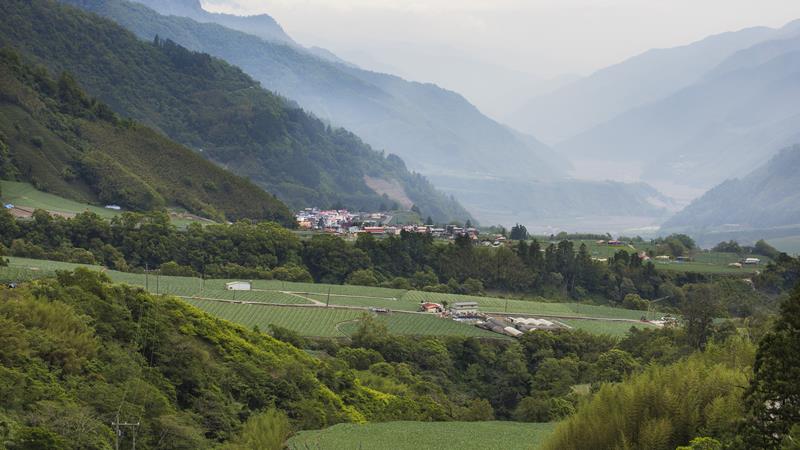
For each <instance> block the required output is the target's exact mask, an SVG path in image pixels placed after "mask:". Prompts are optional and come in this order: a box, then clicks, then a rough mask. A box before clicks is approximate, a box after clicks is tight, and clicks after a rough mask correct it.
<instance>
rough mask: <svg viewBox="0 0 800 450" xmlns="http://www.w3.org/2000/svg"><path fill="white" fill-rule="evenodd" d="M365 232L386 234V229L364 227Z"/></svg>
mask: <svg viewBox="0 0 800 450" xmlns="http://www.w3.org/2000/svg"><path fill="white" fill-rule="evenodd" d="M364 232H365V233H369V234H384V233H385V232H386V229H385V228H384V227H364Z"/></svg>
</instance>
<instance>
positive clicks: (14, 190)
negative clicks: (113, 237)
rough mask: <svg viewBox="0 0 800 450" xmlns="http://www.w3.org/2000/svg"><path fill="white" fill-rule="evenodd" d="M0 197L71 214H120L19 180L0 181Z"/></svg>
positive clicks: (112, 215) (6, 200)
mask: <svg viewBox="0 0 800 450" xmlns="http://www.w3.org/2000/svg"><path fill="white" fill-rule="evenodd" d="M0 199H2V203H4V204H5V203H11V204H13V205H14V206H22V207H28V208H34V209H46V210H48V211H56V212H63V213H69V214H79V213H82V212H85V211H90V212H93V213H95V214H97V215H98V216H100V217H105V218H111V217H114V216H116V215H117V214H119V213H118V212H116V211H114V210H111V209H106V208H101V207H99V206H93V205H89V204H87V203H81V202H77V201H74V200H70V199H67V198H64V197H60V196H58V195H54V194H49V193H47V192H42V191H40V190H38V189H36V188H35V187H33V186H31V184H30V183H22V182H17V181H0Z"/></svg>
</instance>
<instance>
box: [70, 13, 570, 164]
mask: <svg viewBox="0 0 800 450" xmlns="http://www.w3.org/2000/svg"><path fill="white" fill-rule="evenodd" d="M177 1H178V4H179V5H182V4H185V1H187V0H177ZM73 3H76V4H78V5H79V6H81V7H84V8H87V9H89V10H91V11H93V12H96V13H99V14H101V15H104V16H106V17H110V18H112V19H114V20H116V21H118V22H119V23H121V24H122V25H123V26H125V27H126V28H128V29H130V30H131V31H133V32H134V33H136V34H137V35H138V36H140V37H141V38H143V39H146V40H150V39H152V38H153V37H154V36H156V35H158V36H161V37H164V38H169V39H172V40H174V41H175V42H177V43H179V44H181V45H183V46H186V47H187V48H189V49H192V50H196V51H202V52H206V53H209V54H211V55H213V56H216V57H219V58H223V59H225V60H227V61H229V62H230V63H232V64H235V65H237V66H239V67H241V68H242V69H244V70H245V71H246V72H247V73H248V74H250V75H251V76H253V77H254V78H255V79H256V80H258V81H260V82H261V84H262V85H263V86H264V87H265V88H267V89H270V90H273V91H275V92H277V93H279V94H280V95H283V96H285V97H287V98H290V99H292V100H294V101H296V102H297V103H298V104H299V105H301V106H302V107H303V108H306V109H308V110H310V111H312V112H314V114H316V115H317V116H319V117H320V118H322V119H324V120H327V121H329V122H330V123H332V124H334V125H336V126H342V127H345V128H348V129H350V130H352V131H353V132H355V133H356V134H358V135H359V136H360V137H362V138H363V139H364V140H365V141H366V142H367V143H369V144H371V145H372V146H373V147H375V148H378V149H385V150H386V151H387V152H391V153H394V154H397V155H399V156H400V157H402V158H403V159H404V160H405V161H406V164H407V165H408V166H409V168H410V169H412V170H417V171H420V172H421V173H423V174H433V173H437V172H440V171H447V172H449V173H453V174H457V173H465V174H473V173H481V172H483V173H490V174H493V175H498V176H499V175H504V176H511V177H524V178H528V177H531V176H535V177H544V178H550V177H553V176H558V175H562V174H563V173H564V170H563V168H561V167H558V165H557V164H552V163H551V161H550V157H551V156H552V151H551V150H550V149H549V148H548V147H547V146H545V145H543V144H541V143H538V141H531V140H525V141H521V140H520V139H518V138H517V137H516V135H515V134H514V133H511V132H509V131H508V130H507V128H506V127H505V126H503V125H501V124H499V123H497V122H495V121H494V120H491V119H489V118H488V117H486V116H484V115H483V114H481V112H480V111H478V109H477V108H475V107H474V106H473V105H472V104H470V103H469V102H467V101H466V100H465V99H464V98H463V97H461V96H460V95H459V94H456V93H454V92H452V91H447V90H445V89H441V88H439V87H437V86H435V85H432V84H429V83H416V82H409V81H406V80H403V79H402V78H400V77H396V76H392V75H387V74H382V73H377V72H370V71H367V70H362V69H359V68H357V67H355V66H353V65H349V64H345V63H341V62H337V61H334V60H332V58H331V57H330V56H331V54H330V53H329V52H325V55H327V57H324V56H320V54H322V53H323V52H321V51H319V50H316V51H313V52H312V51H309V50H308V49H304V48H302V47H299V46H297V45H284V44H282V43H276V42H270V41H268V40H264V39H263V38H262V37H261V36H259V35H254V34H251V33H250V31H244V32H243V31H237V30H244V27H242V26H241V23H240V21H241V19H242V18H241V17H239V16H232V15H227V14H210V13H209V14H208V15H205V19H204V20H210V21H213V22H214V24H212V23H198V22H201V21H194V20H193V21H191V22H190V21H186V20H179V19H178V18H174V17H165V16H161V15H157V14H155V13H154V12H153V11H152V10H148V9H143V8H141V7H138V5H137V4H133V3H129V2H124V1H121V0H107V1H100V0H97V1H74V2H73ZM194 3H195V4H196V2H194ZM138 4H144V5H147V6H152V7H153V9H155V11H156V12H160V11H169V12H178V13H181V12H183V14H182V16H183V17H187V18H190V19H193V16H195V15H197V14H199V13H198V12H196V11H195V12H186V11H185V8H174V7H172V6H171V5H173V4H174V2H173V1H172V0H169V1H158V2H156V1H155V0H143V1H141V2H138ZM215 24H216V25H215ZM217 25H222V26H224V27H225V28H220V27H219V26H217ZM534 142H535V143H534ZM486 154H494V155H495V156H497V158H495V159H493V160H487V158H485V157H484V155H486Z"/></svg>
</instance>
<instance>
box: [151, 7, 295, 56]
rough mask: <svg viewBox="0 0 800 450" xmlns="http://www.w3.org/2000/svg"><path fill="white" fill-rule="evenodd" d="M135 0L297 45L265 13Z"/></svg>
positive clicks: (160, 10)
mask: <svg viewBox="0 0 800 450" xmlns="http://www.w3.org/2000/svg"><path fill="white" fill-rule="evenodd" d="M137 2H138V3H141V4H143V5H146V6H147V7H149V8H151V9H153V10H155V11H158V13H159V14H163V15H165V16H180V17H187V18H189V19H192V20H194V21H196V22H201V23H218V24H220V25H222V26H224V27H226V28H230V29H233V30H239V31H241V32H243V33H247V34H252V35H253V36H258V37H260V38H261V39H264V40H266V41H271V42H276V43H282V44H289V45H297V43H296V42H295V41H294V40H293V39H292V38H291V37H289V35H288V34H286V32H285V31H283V28H281V26H280V25H279V24H278V22H276V21H275V19H273V18H272V17H271V16H269V15H267V14H258V15H254V16H237V15H233V14H218V13H211V12H208V11H206V10H205V9H203V6H202V5H201V4H200V0H171V1H163V0H137ZM298 47H299V46H298Z"/></svg>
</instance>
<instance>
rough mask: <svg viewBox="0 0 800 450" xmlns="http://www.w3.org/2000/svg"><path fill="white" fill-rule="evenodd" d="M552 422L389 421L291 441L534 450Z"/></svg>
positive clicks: (318, 445) (326, 448)
mask: <svg viewBox="0 0 800 450" xmlns="http://www.w3.org/2000/svg"><path fill="white" fill-rule="evenodd" d="M553 426H554V425H553V424H549V423H517V422H386V423H372V424H364V425H352V424H340V425H336V426H333V427H331V428H327V429H324V430H318V431H316V430H315V431H303V432H300V433H299V434H298V435H297V436H295V437H293V438H291V439H290V440H289V442H288V447H289V448H290V449H292V450H295V449H297V450H300V449H314V450H357V449H375V450H382V449H392V450H423V449H445V448H454V449H460V450H470V449H475V450H485V449H535V448H537V447H538V446H539V445H540V444H541V443H542V442H543V441H544V439H545V438H547V436H549V435H550V433H551V432H552V431H553Z"/></svg>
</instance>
